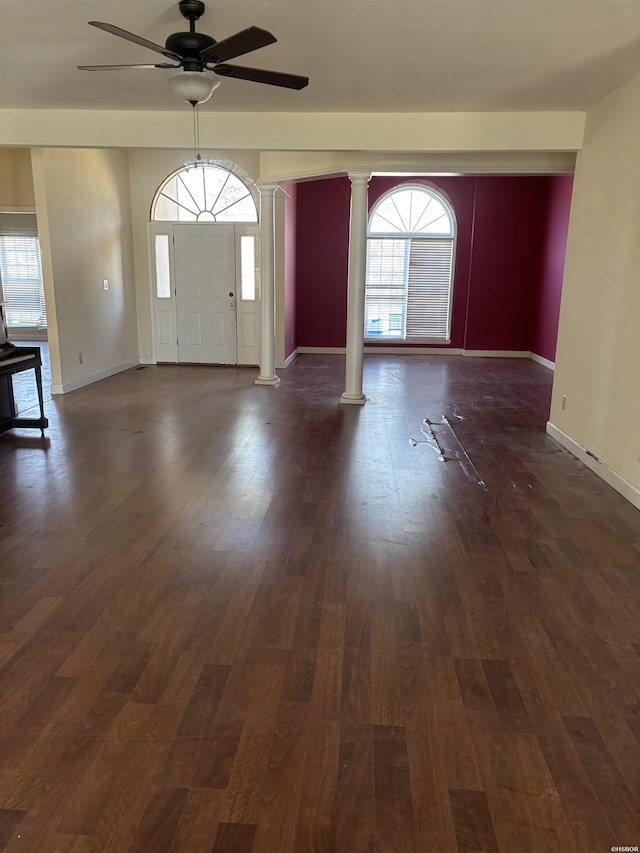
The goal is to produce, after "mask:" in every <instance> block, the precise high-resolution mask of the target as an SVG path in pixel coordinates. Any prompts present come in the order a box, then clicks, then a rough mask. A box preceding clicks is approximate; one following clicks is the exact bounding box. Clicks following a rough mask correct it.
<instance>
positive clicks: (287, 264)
mask: <svg viewBox="0 0 640 853" xmlns="http://www.w3.org/2000/svg"><path fill="white" fill-rule="evenodd" d="M282 189H283V190H284V191H285V192H286V194H287V195H286V197H285V202H284V357H285V358H288V357H289V356H290V355H291V353H292V352H294V350H295V348H296V347H297V346H298V344H297V327H296V297H297V291H296V268H297V251H296V250H297V234H298V213H297V209H298V185H297V184H294V183H288V184H283V185H282Z"/></svg>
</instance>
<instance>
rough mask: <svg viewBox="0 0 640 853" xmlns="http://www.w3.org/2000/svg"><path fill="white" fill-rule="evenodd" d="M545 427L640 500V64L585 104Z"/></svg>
mask: <svg viewBox="0 0 640 853" xmlns="http://www.w3.org/2000/svg"><path fill="white" fill-rule="evenodd" d="M563 397H566V400H565V408H564V409H563V408H562V403H563ZM549 431H550V433H551V434H552V435H555V436H556V437H557V438H559V439H560V440H561V442H562V443H564V444H565V445H566V446H567V447H569V448H570V449H571V450H573V451H574V452H576V453H577V455H578V456H580V457H581V458H582V459H584V461H585V462H586V463H587V464H588V465H589V466H590V467H592V468H593V470H595V471H597V472H598V473H599V474H600V475H601V476H603V478H604V479H606V480H607V481H608V482H610V483H611V484H612V485H614V486H615V487H616V488H618V489H619V490H620V491H621V492H622V493H623V494H625V495H626V497H628V498H629V499H630V500H631V501H632V502H633V503H634V504H636V506H638V507H640V74H639V75H637V76H636V77H634V78H633V79H632V80H630V81H628V82H627V83H626V84H625V85H624V86H622V87H620V88H619V89H617V90H616V91H615V92H613V93H612V94H610V95H609V96H608V97H607V98H605V99H604V100H603V101H601V102H600V103H599V104H598V105H597V106H595V107H594V108H593V109H591V110H590V111H589V112H588V114H587V122H586V129H585V141H584V147H583V149H582V150H581V151H580V152H579V154H578V157H577V162H576V172H575V183H574V187H573V199H572V204H571V218H570V223H569V236H568V243H567V258H566V265H565V276H564V284H563V293H562V308H561V313H560V328H559V334H558V350H557V356H556V369H555V380H554V388H553V399H552V405H551V415H550V426H549ZM584 450H586V451H588V452H589V454H593V456H592V455H588V454H585V452H584ZM594 456H595V457H597V460H599V461H597V460H596V459H594V458H593V457H594Z"/></svg>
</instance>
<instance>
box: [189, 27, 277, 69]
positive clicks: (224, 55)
mask: <svg viewBox="0 0 640 853" xmlns="http://www.w3.org/2000/svg"><path fill="white" fill-rule="evenodd" d="M276 41H278V39H277V38H276V37H275V36H274V35H273V34H272V33H270V32H268V31H267V30H261V29H260V27H247V29H246V30H241V32H239V33H235V34H234V35H232V36H229V38H226V39H222V41H219V42H216V44H213V45H211V47H206V48H205V49H204V50H203V51H201V52H200V58H201V59H203V60H205V61H206V62H226V61H227V59H235V57H236V56H242V54H244V53H251V51H252V50H257V49H258V48H259V47H266V46H267V45H268V44H274V42H276Z"/></svg>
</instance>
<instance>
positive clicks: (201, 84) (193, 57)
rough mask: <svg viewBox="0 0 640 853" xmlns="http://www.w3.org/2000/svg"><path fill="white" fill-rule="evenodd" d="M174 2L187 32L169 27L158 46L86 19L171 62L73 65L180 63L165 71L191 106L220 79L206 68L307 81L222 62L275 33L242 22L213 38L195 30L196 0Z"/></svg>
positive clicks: (297, 85)
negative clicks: (242, 25) (241, 27)
mask: <svg viewBox="0 0 640 853" xmlns="http://www.w3.org/2000/svg"><path fill="white" fill-rule="evenodd" d="M178 6H179V9H180V13H181V14H182V16H183V17H184V18H186V19H187V20H188V21H189V32H181V33H172V34H171V35H170V36H169V37H168V38H167V40H166V42H165V45H164V47H163V46H162V45H160V44H156V43H155V42H152V41H149V40H148V39H146V38H143V37H142V36H138V35H136V34H135V33H130V32H128V31H127V30H123V29H122V28H121V27H116V26H115V25H114V24H106V23H103V22H102V21H89V24H90V25H91V26H92V27H97V28H98V29H100V30H104V31H105V32H107V33H111V34H112V35H114V36H118V37H119V38H123V39H126V40H127V41H131V42H134V43H135V44H139V45H141V46H142V47H147V48H149V49H150V50H154V51H156V53H161V54H162V55H163V56H165V57H166V58H167V59H169V60H172V62H158V63H155V64H152V65H151V64H144V65H79V66H78V68H79V69H80V70H81V71H119V70H123V69H132V68H138V69H150V68H169V69H171V68H173V69H181V70H180V71H178V73H176V74H173V75H171V77H170V78H169V82H170V83H171V85H172V86H173V88H174V91H175V92H176V94H178V96H179V97H181V98H183V99H184V100H185V101H189V103H191V105H192V106H194V107H195V106H196V104H198V103H203V102H204V101H206V100H208V99H209V98H210V97H211V95H212V94H213V91H214V90H215V89H216V88H217V87H218V86H219V85H220V83H219V81H216V80H215V78H214V77H212V76H211V73H210V72H213V74H217V75H219V76H220V77H236V78H237V79H239V80H249V81H252V82H254V83H266V84H267V85H268V86H283V87H284V88H286V89H304V87H305V86H307V85H308V83H309V78H308V77H301V76H299V75H297V74H285V73H283V72H281V71H267V70H266V69H262V68H246V67H244V66H242V65H228V64H227V60H229V59H235V57H236V56H242V55H243V54H245V53H250V52H251V51H253V50H258V48H261V47H266V46H267V45H268V44H273V43H274V42H276V41H277V39H276V37H275V36H274V35H272V34H271V33H270V32H268V31H267V30H263V29H260V27H247V29H245V30H241V31H240V32H238V33H234V35H231V36H228V37H227V38H225V39H222V41H216V40H215V39H214V38H213V37H212V36H208V35H206V34H205V33H198V32H196V21H197V20H199V18H201V17H202V15H203V14H204V9H205V6H204V3H203V2H202V0H180V2H179V4H178Z"/></svg>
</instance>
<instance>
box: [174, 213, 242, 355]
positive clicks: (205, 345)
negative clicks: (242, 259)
mask: <svg viewBox="0 0 640 853" xmlns="http://www.w3.org/2000/svg"><path fill="white" fill-rule="evenodd" d="M173 235H174V252H175V255H174V258H175V285H176V287H175V293H176V320H177V333H178V361H179V362H190V363H198V364H237V363H238V345H237V319H236V305H237V294H236V253H235V229H234V226H233V225H217V224H215V225H214V224H212V225H207V224H204V223H198V224H193V225H191V224H189V225H186V224H185V225H174V227H173Z"/></svg>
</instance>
